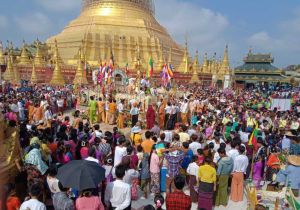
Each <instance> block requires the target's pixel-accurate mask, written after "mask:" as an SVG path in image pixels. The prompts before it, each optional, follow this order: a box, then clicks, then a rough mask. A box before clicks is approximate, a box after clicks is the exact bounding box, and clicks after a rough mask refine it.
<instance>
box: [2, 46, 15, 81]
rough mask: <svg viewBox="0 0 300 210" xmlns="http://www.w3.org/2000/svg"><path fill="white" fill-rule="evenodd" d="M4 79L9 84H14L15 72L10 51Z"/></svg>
mask: <svg viewBox="0 0 300 210" xmlns="http://www.w3.org/2000/svg"><path fill="white" fill-rule="evenodd" d="M3 79H4V80H5V81H8V82H13V80H14V70H13V64H12V56H11V54H10V51H8V59H7V66H6V70H5V72H4V74H3Z"/></svg>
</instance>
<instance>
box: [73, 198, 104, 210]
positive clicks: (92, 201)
mask: <svg viewBox="0 0 300 210" xmlns="http://www.w3.org/2000/svg"><path fill="white" fill-rule="evenodd" d="M75 208H76V210H104V206H103V204H102V202H101V200H100V198H99V197H96V196H91V197H80V198H78V199H77V200H76V206H75Z"/></svg>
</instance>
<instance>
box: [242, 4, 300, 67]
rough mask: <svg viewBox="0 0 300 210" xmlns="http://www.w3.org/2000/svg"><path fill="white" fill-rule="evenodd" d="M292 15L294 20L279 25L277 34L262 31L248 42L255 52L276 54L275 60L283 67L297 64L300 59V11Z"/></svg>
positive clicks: (252, 36) (248, 39)
mask: <svg viewBox="0 0 300 210" xmlns="http://www.w3.org/2000/svg"><path fill="white" fill-rule="evenodd" d="M292 14H293V17H292V18H290V19H288V20H286V21H282V22H280V23H278V25H277V26H276V27H275V32H273V33H270V32H267V31H260V32H257V33H254V34H252V35H251V36H250V37H248V38H247V40H246V41H247V43H248V44H250V45H251V46H252V47H253V48H254V50H256V51H260V52H262V53H269V52H271V53H272V54H274V57H275V60H277V61H279V63H280V64H281V66H282V67H284V66H286V65H289V64H297V60H298V59H299V58H298V55H299V53H300V48H299V46H300V39H299V37H300V29H299V25H300V9H296V10H295V12H294V13H292ZM295 62H296V63H295ZM298 63H299V61H298Z"/></svg>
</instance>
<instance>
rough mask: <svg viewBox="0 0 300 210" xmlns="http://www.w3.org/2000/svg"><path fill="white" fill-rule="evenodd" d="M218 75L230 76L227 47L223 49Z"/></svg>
mask: <svg viewBox="0 0 300 210" xmlns="http://www.w3.org/2000/svg"><path fill="white" fill-rule="evenodd" d="M219 74H223V75H230V64H229V56H228V45H226V47H225V52H224V57H223V60H222V63H221V66H220V70H219Z"/></svg>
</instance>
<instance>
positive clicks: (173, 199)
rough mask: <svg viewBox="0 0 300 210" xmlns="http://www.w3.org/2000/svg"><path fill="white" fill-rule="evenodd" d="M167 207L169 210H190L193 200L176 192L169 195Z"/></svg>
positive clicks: (180, 192) (182, 193)
mask: <svg viewBox="0 0 300 210" xmlns="http://www.w3.org/2000/svg"><path fill="white" fill-rule="evenodd" d="M166 206H167V209H168V210H190V209H191V207H192V199H191V197H190V196H188V195H186V194H184V192H182V191H179V190H175V191H174V192H172V193H168V194H167V197H166Z"/></svg>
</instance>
